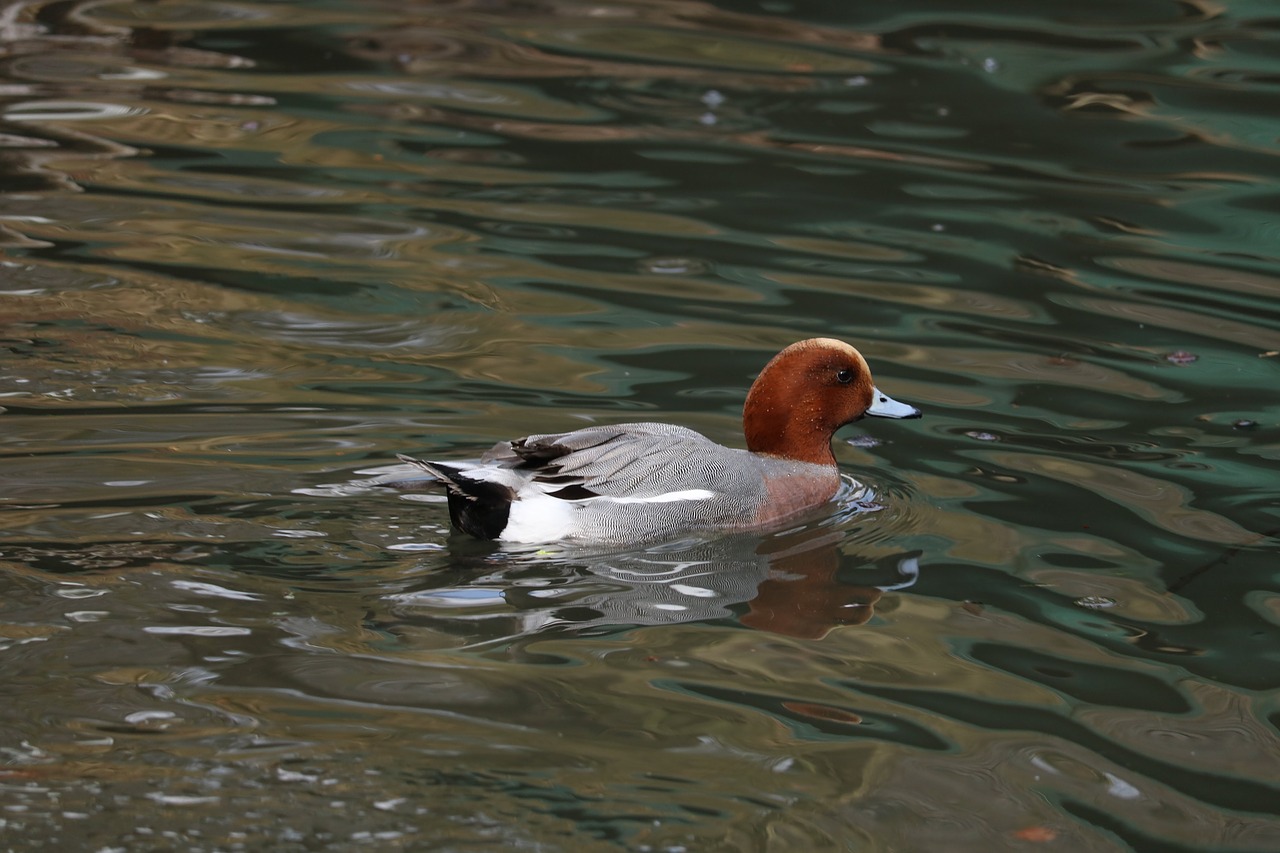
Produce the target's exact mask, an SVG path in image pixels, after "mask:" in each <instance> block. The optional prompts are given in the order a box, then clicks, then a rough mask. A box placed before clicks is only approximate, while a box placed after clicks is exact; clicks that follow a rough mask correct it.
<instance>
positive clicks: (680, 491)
mask: <svg viewBox="0 0 1280 853" xmlns="http://www.w3.org/2000/svg"><path fill="white" fill-rule="evenodd" d="M864 415H874V416H877V417H886V418H918V417H920V411H919V410H918V409H916V408H914V407H913V406H908V405H906V404H904V403H899V402H897V401H896V400H893V399H891V398H890V397H888V396H886V395H885V394H882V393H881V392H880V391H879V389H877V388H876V386H875V383H874V382H872V379H871V370H870V369H869V368H868V367H867V362H866V360H865V359H863V357H862V354H861V353H859V352H858V351H857V350H856V349H854V348H853V347H851V346H849V345H848V344H846V343H843V342H842V341H837V340H832V339H831V338H812V339H810V340H805V341H800V342H798V343H794V344H792V345H791V346H789V347H787V348H786V349H784V350H783V351H782V352H780V353H778V354H777V355H776V356H774V357H773V359H772V360H771V361H770V362H769V363H768V364H766V365H765V367H764V370H762V371H760V375H759V376H758V377H757V378H756V381H755V382H754V383H752V385H751V390H750V391H749V392H747V401H746V404H745V405H744V406H743V410H742V426H743V431H744V432H745V434H746V439H747V449H746V450H737V449H734V448H729V447H723V446H721V445H719V444H716V443H715V442H713V441H711V440H710V439H708V438H706V437H704V436H702V435H699V434H698V433H696V432H694V431H693V430H690V429H685V428H684V427H679V426H672V425H670V424H655V423H640V424H617V425H611V426H593V427H587V428H585V429H580V430H575V431H573V432H566V433H560V434H557V435H530V436H526V437H524V438H517V439H515V440H514V441H502V442H499V443H498V444H496V445H494V446H493V448H492V449H491V450H489V451H488V452H487V453H485V455H484V456H483V457H482V458H481V459H480V460H479V461H472V462H424V461H422V460H418V459H412V458H410V457H408V456H401V457H400V459H401V460H402V461H404V462H407V463H410V464H412V465H415V466H417V467H418V468H421V469H422V470H423V471H426V472H427V473H428V474H430V475H431V476H433V477H435V478H436V479H438V480H439V481H440V482H441V483H442V484H443V485H444V486H445V489H446V493H447V495H448V500H449V517H450V519H451V520H452V522H453V526H454V527H456V528H457V529H459V530H461V531H463V532H465V533H469V534H471V535H472V536H475V537H477V538H480V539H499V540H502V541H505V542H523V543H538V542H554V541H559V540H574V541H580V542H623V541H643V540H651V539H656V538H659V537H662V536H666V535H669V534H674V533H678V532H681V531H691V530H702V531H706V530H733V529H737V530H742V529H750V528H762V527H770V526H773V525H776V524H778V523H779V522H782V521H785V520H787V519H791V518H794V517H795V516H797V515H799V514H801V513H803V512H805V511H807V510H810V509H813V508H814V507H817V506H820V505H821V504H823V503H825V502H827V501H829V500H831V498H832V497H834V496H835V493H836V490H837V489H838V488H839V485H840V474H839V470H838V469H837V468H836V460H835V456H834V454H832V452H831V438H832V436H833V435H834V434H835V431H836V430H837V429H839V428H840V427H842V426H844V425H845V424H848V423H852V422H853V421H856V420H858V419H859V418H861V417H863V416H864Z"/></svg>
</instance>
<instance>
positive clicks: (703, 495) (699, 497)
mask: <svg viewBox="0 0 1280 853" xmlns="http://www.w3.org/2000/svg"><path fill="white" fill-rule="evenodd" d="M715 496H716V493H715V492H711V491H707V490H706V489H683V490H681V491H678V492H664V493H662V494H660V495H650V496H649V497H647V498H615V497H605V496H601V497H596V498H590V500H593V501H609V502H611V503H616V504H669V503H673V502H674V501H705V500H709V499H711V498H714V497H715Z"/></svg>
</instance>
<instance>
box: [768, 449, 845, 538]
mask: <svg viewBox="0 0 1280 853" xmlns="http://www.w3.org/2000/svg"><path fill="white" fill-rule="evenodd" d="M770 467H771V468H775V469H776V470H771V471H767V472H766V473H765V477H764V485H765V492H766V495H767V497H766V499H765V502H764V504H763V505H762V506H761V507H760V509H759V511H758V513H757V516H756V519H755V524H757V525H761V526H763V525H768V524H773V523H774V522H777V521H781V520H783V519H785V518H787V517H789V516H793V515H797V514H798V513H802V512H804V511H805V510H809V509H813V508H814V507H816V506H821V505H822V504H824V503H826V502H827V501H829V500H831V499H832V498H833V497H835V494H836V491H837V490H838V489H839V488H840V471H839V469H837V468H836V467H835V466H834V465H831V466H828V465H814V464H812V463H808V462H791V461H784V460H777V461H776V463H775V464H774V465H771V466H770Z"/></svg>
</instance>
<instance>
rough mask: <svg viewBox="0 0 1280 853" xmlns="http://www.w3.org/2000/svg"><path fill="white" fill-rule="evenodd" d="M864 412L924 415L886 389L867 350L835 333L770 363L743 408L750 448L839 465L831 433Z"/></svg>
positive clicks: (805, 343)
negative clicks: (875, 376)
mask: <svg viewBox="0 0 1280 853" xmlns="http://www.w3.org/2000/svg"><path fill="white" fill-rule="evenodd" d="M864 415H873V416H877V417H888V418H918V417H920V411H919V410H918V409H916V408H914V407H912V406H908V405H906V404H904V403H899V402H897V401H896V400H894V399H892V398H890V397H889V396H887V395H885V394H882V393H881V392H880V391H879V390H878V389H877V388H876V385H875V382H874V381H873V380H872V378H871V369H870V368H869V367H867V362H866V359H864V358H863V357H862V353H860V352H858V351H857V350H856V349H854V348H853V347H851V346H849V345H848V344H846V343H844V342H843V341H837V340H834V339H832V338H810V339H809V340H804V341H800V342H798V343H794V344H792V345H791V346H789V347H787V348H786V349H784V350H783V351H782V352H780V353H778V354H777V355H776V356H774V357H773V359H772V360H771V361H770V362H769V363H768V364H766V365H765V366H764V370H762V371H760V375H759V376H758V377H756V381H755V382H754V383H753V384H752V386H751V390H750V391H749V392H748V393H747V402H746V405H745V406H744V407H743V410H742V422H743V430H744V432H745V433H746V438H747V449H748V450H750V451H752V452H754V453H764V454H768V455H770V456H780V457H783V458H786V459H795V460H797V461H801V462H813V463H817V464H821V465H834V464H835V457H834V456H833V455H832V453H831V437H832V436H833V435H834V434H835V431H836V430H838V429H839V428H840V427H842V426H844V425H845V424H848V423H852V422H853V421H856V420H858V419H859V418H861V417H863V416H864Z"/></svg>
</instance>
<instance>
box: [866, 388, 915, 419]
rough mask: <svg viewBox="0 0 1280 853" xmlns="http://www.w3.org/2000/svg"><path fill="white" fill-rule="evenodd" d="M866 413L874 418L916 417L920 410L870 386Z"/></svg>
mask: <svg viewBox="0 0 1280 853" xmlns="http://www.w3.org/2000/svg"><path fill="white" fill-rule="evenodd" d="M867 414H868V415H871V416H872V417H876V418H918V417H920V410H919V409H917V408H916V407H915V406H908V405H907V404H906V403H899V402H898V401H897V400H895V399H893V398H892V397H890V396H889V395H888V394H885V393H883V392H882V391H881V390H880V389H879V388H876V387H874V386H873V387H872V388H871V407H870V408H868V409H867Z"/></svg>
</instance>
